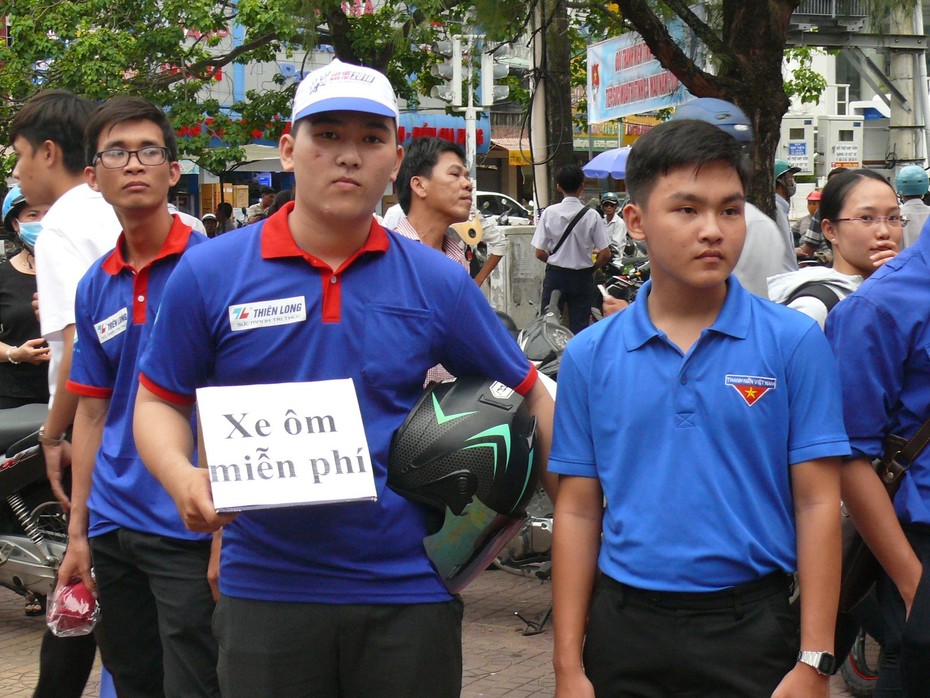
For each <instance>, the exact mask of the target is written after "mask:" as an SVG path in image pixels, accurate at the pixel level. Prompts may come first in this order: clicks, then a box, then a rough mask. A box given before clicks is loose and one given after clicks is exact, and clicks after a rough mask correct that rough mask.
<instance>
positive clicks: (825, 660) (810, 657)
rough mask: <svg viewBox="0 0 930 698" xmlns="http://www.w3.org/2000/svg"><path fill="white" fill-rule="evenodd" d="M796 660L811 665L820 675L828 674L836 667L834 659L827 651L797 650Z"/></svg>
mask: <svg viewBox="0 0 930 698" xmlns="http://www.w3.org/2000/svg"><path fill="white" fill-rule="evenodd" d="M798 661H799V662H801V663H802V664H807V665H808V666H810V667H813V668H814V669H815V670H816V671H817V673H818V674H820V675H821V676H829V675H830V674H832V673H833V670H834V669H835V668H836V659H835V658H834V657H833V655H832V654H830V653H829V652H811V651H808V650H801V651H800V652H798Z"/></svg>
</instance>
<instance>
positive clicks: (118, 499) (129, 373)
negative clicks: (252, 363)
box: [68, 216, 207, 540]
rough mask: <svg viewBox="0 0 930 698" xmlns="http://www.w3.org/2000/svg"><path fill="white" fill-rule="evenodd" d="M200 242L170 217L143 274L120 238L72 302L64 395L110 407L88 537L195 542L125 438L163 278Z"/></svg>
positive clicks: (129, 433)
mask: <svg viewBox="0 0 930 698" xmlns="http://www.w3.org/2000/svg"><path fill="white" fill-rule="evenodd" d="M206 239H207V238H206V237H204V236H203V235H200V234H199V233H194V232H193V231H192V230H191V228H190V227H189V226H187V225H184V223H182V222H181V220H180V219H179V218H178V217H177V216H174V223H173V224H172V226H171V230H170V231H169V233H168V237H167V238H166V239H165V242H164V244H163V245H162V247H161V250H159V252H158V255H157V256H156V257H155V259H153V260H152V261H151V262H150V263H149V264H147V265H146V266H145V267H143V268H142V269H139V270H136V269H133V268H132V267H131V266H130V265H129V264H127V263H126V261H125V258H124V257H123V252H122V250H123V246H124V239H123V236H122V235H120V237H119V239H118V241H117V243H116V248H115V249H114V250H113V251H112V252H110V253H109V254H107V255H105V256H104V257H102V258H101V259H99V260H98V261H97V262H95V263H94V265H93V266H91V268H90V269H89V270H88V271H87V273H86V274H85V275H84V278H83V279H81V281H80V283H79V284H78V288H77V294H76V298H75V309H76V313H75V329H76V333H75V338H74V355H73V358H72V363H71V375H70V379H69V380H68V389H69V390H70V391H72V392H74V393H77V394H78V395H84V396H87V397H92V398H103V399H107V400H109V401H110V404H109V408H108V410H107V418H106V423H105V424H104V427H103V438H102V442H101V444H100V450H99V451H98V452H97V458H96V461H95V463H94V479H93V485H92V486H91V492H90V497H89V499H88V501H87V506H88V509H89V510H90V521H89V524H88V535H89V536H91V537H93V536H99V535H102V534H104V533H108V532H110V531H112V530H114V529H117V528H129V529H132V530H135V531H142V532H144V533H151V534H154V535H162V536H168V537H172V538H183V539H190V540H199V539H202V538H205V537H206V536H204V535H203V534H200V533H192V532H191V531H189V530H188V529H187V528H186V527H185V526H184V524H183V523H182V521H181V518H180V516H179V514H178V510H177V508H176V507H175V505H174V501H173V500H172V499H171V497H169V496H168V493H167V492H166V491H165V489H164V488H163V487H162V486H161V484H159V482H158V481H157V480H156V479H155V478H154V477H152V475H151V474H150V473H149V471H148V470H147V469H146V468H145V465H144V464H143V463H142V460H141V459H140V458H139V453H138V452H137V451H136V445H135V440H134V439H133V436H132V414H133V409H134V407H135V402H136V392H137V390H138V386H139V375H138V362H139V357H140V355H141V353H142V349H143V348H144V347H145V345H146V343H147V340H148V336H149V334H150V332H151V328H152V324H153V322H154V320H155V314H156V312H157V310H158V306H159V304H160V302H161V298H162V293H163V291H164V288H165V284H166V282H167V281H168V277H169V276H170V275H171V272H172V271H173V270H174V267H175V266H176V265H177V263H178V260H179V259H180V258H181V255H182V254H184V252H185V251H187V250H189V249H191V248H193V247H195V246H196V245H198V244H200V243H202V242H205V241H206Z"/></svg>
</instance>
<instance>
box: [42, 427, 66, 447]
mask: <svg viewBox="0 0 930 698" xmlns="http://www.w3.org/2000/svg"><path fill="white" fill-rule="evenodd" d="M64 440H65V435H64V434H62V435H61V436H59V437H58V438H57V439H56V438H54V437H51V436H47V435H46V434H45V425H44V424H43V425H42V426H41V427H39V438H38V442H39V443H40V444H42V445H43V446H60V445H61V442H62V441H64Z"/></svg>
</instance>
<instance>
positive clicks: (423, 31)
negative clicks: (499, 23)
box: [0, 0, 464, 173]
mask: <svg viewBox="0 0 930 698" xmlns="http://www.w3.org/2000/svg"><path fill="white" fill-rule="evenodd" d="M442 10H443V7H442V0H422V1H421V2H418V8H417V9H416V10H415V11H414V10H413V9H410V8H409V7H408V6H407V5H405V4H403V3H402V2H401V0H388V1H387V2H385V3H383V4H381V5H379V7H378V10H377V11H376V12H375V13H373V14H362V15H360V16H358V17H356V16H354V13H352V12H351V11H350V12H348V13H346V12H345V11H344V9H343V3H342V2H341V0H61V1H59V2H54V3H50V2H48V0H15V2H14V1H13V0H0V16H6V17H7V19H8V26H9V34H10V38H11V40H10V41H9V42H8V44H2V45H0V65H2V66H3V70H2V71H0V95H3V99H0V140H2V141H3V142H6V140H7V139H6V137H5V136H6V131H7V129H8V125H9V123H10V120H11V119H12V117H13V115H14V114H15V113H16V111H17V110H18V109H19V107H20V106H21V105H22V103H23V102H24V101H25V100H26V99H28V98H29V97H30V96H31V95H32V94H34V93H35V92H37V91H39V90H40V89H44V88H52V87H56V88H65V89H69V90H71V91H73V92H76V93H78V94H82V95H85V96H87V97H89V98H90V99H93V100H104V99H106V98H108V97H110V96H112V95H114V94H119V93H132V94H137V95H140V96H143V97H146V98H148V99H150V100H151V101H153V102H154V103H156V104H158V105H160V106H162V107H164V108H165V109H166V111H167V112H168V113H169V114H170V116H171V119H172V122H173V124H174V126H175V127H176V128H177V129H178V131H179V133H181V134H182V136H183V137H182V138H181V139H180V143H179V145H180V148H181V151H182V153H183V154H184V155H185V157H188V158H190V159H192V160H195V161H197V162H198V163H199V164H200V165H201V166H203V167H206V168H208V169H210V170H211V171H214V172H219V173H222V172H224V171H226V170H228V169H230V168H231V167H233V166H234V165H235V164H236V163H237V162H240V161H241V159H242V151H241V148H240V146H242V145H245V144H247V143H248V142H249V141H251V140H252V139H253V138H256V137H263V138H270V139H277V138H278V137H279V136H280V134H281V132H282V131H283V129H284V127H285V126H286V121H287V117H288V115H289V113H290V102H291V100H292V98H293V93H294V89H295V85H294V84H293V83H292V82H289V81H285V80H284V79H283V78H282V76H280V75H279V76H276V77H275V78H272V79H269V80H268V82H267V83H266V84H265V85H263V89H262V90H261V91H259V92H256V91H250V92H249V93H248V94H247V95H246V98H245V99H244V100H242V101H237V102H235V103H231V104H230V103H225V104H221V103H220V102H219V101H218V100H217V99H215V98H213V97H212V96H211V92H210V90H209V88H210V86H211V85H213V84H214V82H215V80H214V78H215V76H216V75H217V71H219V70H224V71H225V70H231V67H232V66H233V65H234V64H243V65H247V64H249V63H252V62H255V61H262V62H270V61H276V60H278V59H280V57H281V55H282V54H283V55H285V56H289V55H293V53H294V52H296V51H301V50H310V49H313V48H314V47H316V46H318V45H319V44H321V43H330V44H332V45H333V46H335V47H336V52H337V55H338V56H339V57H340V58H342V59H343V60H349V61H354V62H359V63H361V64H364V65H372V66H375V67H379V68H381V69H383V70H385V72H386V73H387V74H388V76H389V77H390V78H391V80H392V82H393V83H394V85H395V86H396V87H397V91H398V94H399V95H400V96H401V97H404V98H406V99H408V100H415V99H416V96H417V93H418V92H419V91H422V90H428V89H429V86H430V85H429V80H428V77H427V76H428V74H429V66H430V65H431V64H432V63H433V62H435V60H436V57H435V54H433V53H431V52H430V51H428V50H423V48H422V47H424V46H425V47H428V46H429V45H430V44H431V43H432V41H433V40H434V38H435V35H436V33H437V28H436V27H435V26H434V25H433V24H432V23H431V22H430V18H432V17H435V16H438V15H439V13H440V12H442ZM463 12H464V8H462V7H457V8H456V10H455V11H454V12H453V13H452V14H451V15H450V16H451V17H453V18H454V17H456V16H458V17H461V16H462V14H463ZM234 25H238V30H237V38H241V41H237V42H235V45H234V42H233V41H231V37H230V36H229V32H230V31H231V29H232V27H233V26H234ZM213 137H217V138H220V139H221V140H222V141H223V143H224V146H225V147H222V148H210V143H211V138H213ZM7 171H8V170H7Z"/></svg>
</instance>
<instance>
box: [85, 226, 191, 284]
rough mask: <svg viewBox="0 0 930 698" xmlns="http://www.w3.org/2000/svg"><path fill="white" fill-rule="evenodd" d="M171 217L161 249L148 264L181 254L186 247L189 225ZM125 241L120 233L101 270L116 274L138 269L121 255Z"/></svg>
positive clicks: (189, 232) (189, 234) (189, 231)
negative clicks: (171, 221)
mask: <svg viewBox="0 0 930 698" xmlns="http://www.w3.org/2000/svg"><path fill="white" fill-rule="evenodd" d="M171 217H172V218H173V219H174V222H173V223H172V224H171V230H169V231H168V237H167V238H165V242H164V243H163V244H162V246H161V249H160V250H159V251H158V254H157V255H155V258H154V259H153V260H152V261H151V262H149V265H151V264H153V263H154V262H157V261H158V260H159V259H164V258H165V257H169V256H171V255H176V254H181V253H182V252H184V248H185V247H187V241H188V240H189V239H190V236H191V232H192V231H191V227H190V226H189V225H185V224H184V223H182V222H181V219H180V218H178V216H175V215H174V214H172V216H171ZM125 242H126V237H125V234H124V233H120V234H119V238H118V239H117V241H116V248H115V249H114V250H113V251H112V252H111V253H110V254H109V255H107V257H106V259H104V260H103V270H104V271H105V272H106V273H107V274H111V275H113V276H116V275H117V274H119V273H120V272H121V271H123V270H124V269H129V270H131V271H138V269H133V267H132V265H131V264H128V263H127V262H126V260H125V258H124V257H123V246H124V244H125Z"/></svg>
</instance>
